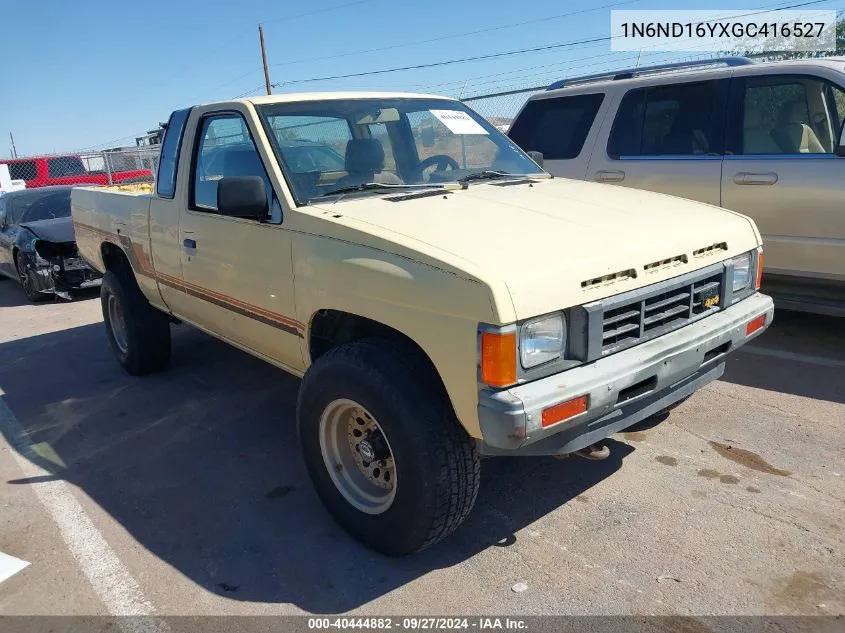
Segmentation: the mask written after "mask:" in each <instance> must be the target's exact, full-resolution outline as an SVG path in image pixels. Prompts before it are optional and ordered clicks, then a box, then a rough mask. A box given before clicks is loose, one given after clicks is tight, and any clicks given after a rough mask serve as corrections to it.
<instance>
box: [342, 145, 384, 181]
mask: <svg viewBox="0 0 845 633" xmlns="http://www.w3.org/2000/svg"><path fill="white" fill-rule="evenodd" d="M382 169H384V148H383V147H382V146H381V142H379V140H378V139H374V138H353V139H350V140H349V142H348V143H347V144H346V171H347V172H349V173H350V174H361V173H369V172H377V171H381V170H382Z"/></svg>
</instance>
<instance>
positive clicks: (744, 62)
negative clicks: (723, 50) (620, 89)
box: [546, 57, 755, 90]
mask: <svg viewBox="0 0 845 633" xmlns="http://www.w3.org/2000/svg"><path fill="white" fill-rule="evenodd" d="M754 63H755V62H754V60H753V59H749V58H748V57H719V58H714V59H702V60H699V61H695V62H674V63H671V64H658V65H656V66H642V67H640V68H626V69H625V70H613V71H610V72H604V73H598V74H595V75H584V76H583V77H571V78H569V79H561V80H560V81H556V82H554V83H553V84H551V85H549V87H548V88H546V90H557V89H558V88H563V87H564V86H570V85H573V84H585V83H592V82H594V81H616V80H618V79H631V78H632V77H636V76H637V75H650V74H658V73H661V72H668V71H672V70H681V69H683V68H699V67H701V66H748V65H749V64H754Z"/></svg>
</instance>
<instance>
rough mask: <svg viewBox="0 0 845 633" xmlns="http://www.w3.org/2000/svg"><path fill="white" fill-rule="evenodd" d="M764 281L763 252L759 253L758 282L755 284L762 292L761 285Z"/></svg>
mask: <svg viewBox="0 0 845 633" xmlns="http://www.w3.org/2000/svg"><path fill="white" fill-rule="evenodd" d="M762 281H763V251H760V252H759V253H757V281H756V282H755V284H756V287H757V290H760V284H761V283H762Z"/></svg>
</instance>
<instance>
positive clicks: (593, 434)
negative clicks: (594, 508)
mask: <svg viewBox="0 0 845 633" xmlns="http://www.w3.org/2000/svg"><path fill="white" fill-rule="evenodd" d="M763 314H765V315H766V320H765V324H764V326H763V327H761V328H760V329H758V330H757V331H756V332H754V333H753V334H751V335H750V336H747V335H746V329H745V328H746V325H747V324H748V322H749V321H751V320H752V319H754V318H755V317H758V316H760V315H763ZM773 316H774V306H773V303H772V299H771V298H770V297H768V296H766V295H763V294H759V293H757V294H754V295H752V296H750V297H748V298H747V299H743V300H742V301H739V302H737V303H734V304H733V305H731V306H730V307H728V308H726V309H724V310H722V311H720V312H717V313H716V314H713V315H711V316H709V317H707V318H705V319H702V320H700V321H697V322H695V323H691V324H690V325H687V326H685V327H682V328H681V329H679V330H675V331H673V332H670V333H668V334H664V335H663V336H660V337H658V338H656V339H653V340H651V341H648V342H645V343H642V344H640V345H637V346H636V347H632V348H630V349H627V350H625V351H622V352H618V353H616V354H612V355H610V356H608V357H606V358H602V359H600V360H597V361H594V362H592V363H589V364H587V365H582V366H580V367H576V368H574V369H570V370H567V371H564V372H561V373H559V374H555V375H552V376H548V377H547V378H543V379H541V380H536V381H534V382H530V383H526V384H523V385H518V386H516V387H512V388H510V389H503V390H500V391H494V390H492V389H484V390H482V391H481V392H480V393H479V401H478V419H479V423H480V425H481V433H482V437H483V441H482V442H481V444H480V450H481V452H482V453H483V454H486V455H558V454H566V453H572V452H574V451H577V450H580V449H582V448H585V447H587V446H589V445H591V444H594V443H596V442H598V441H600V440H602V439H604V438H606V437H608V436H609V435H611V434H613V433H616V432H618V431H620V430H622V429H624V428H626V427H628V426H630V425H632V424H635V423H637V422H639V421H640V420H643V419H645V418H647V417H649V416H651V415H653V414H655V413H658V412H659V411H662V410H663V409H665V408H667V407H669V406H671V405H672V404H674V403H675V402H677V401H678V400H681V399H682V398H684V397H686V396H688V395H690V394H691V393H693V392H694V391H696V390H697V389H699V388H700V387H703V386H704V385H706V384H707V383H709V382H712V381H713V380H716V379H717V378H719V376H721V375H722V373H723V372H724V367H725V366H724V358H725V355H726V354H728V353H729V352H730V351H733V350H735V349H736V348H738V347H740V346H742V345H744V344H745V343H746V342H747V341H749V340H751V339H752V338H755V337H757V336H759V335H760V334H761V333H762V332H763V331H765V329H766V328H767V327H768V326H769V324H770V323H771V322H772V317H773ZM583 395H588V396H589V408H588V409H587V411H585V412H584V413H582V414H580V415H578V416H576V417H574V418H571V419H569V420H565V421H563V422H559V423H558V424H554V425H552V426H548V427H546V428H543V426H542V423H541V419H542V412H543V410H544V409H547V408H548V407H551V406H553V405H555V404H558V403H560V402H565V401H567V400H570V399H572V398H577V397H579V396H583Z"/></svg>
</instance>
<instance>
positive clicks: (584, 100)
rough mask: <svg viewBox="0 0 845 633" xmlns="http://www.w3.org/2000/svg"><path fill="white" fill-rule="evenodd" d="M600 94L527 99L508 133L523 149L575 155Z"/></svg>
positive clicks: (547, 155) (546, 155)
mask: <svg viewBox="0 0 845 633" xmlns="http://www.w3.org/2000/svg"><path fill="white" fill-rule="evenodd" d="M603 100H604V94H602V93H597V94H588V95H573V96H571V97H556V98H553V99H537V100H535V101H529V102H528V104H527V105H526V106H525V109H523V111H522V113H521V114H520V115H519V116H518V117H517V119H516V121H514V122H513V126H512V127H511V129H510V130H509V132H508V136H510V138H511V139H512V140H513V141H514V142H515V143H516V144H517V145H519V146H520V147H521V148H522V149H524V150H526V151H536V152H542V154H543V158H545V159H550V160H565V159H569V158H576V157H577V156H578V155H579V154H580V153H581V149H582V148H583V147H584V141H586V140H587V135H588V134H589V133H590V128H591V127H592V126H593V121H594V120H595V118H596V114H598V111H599V108H600V107H601V103H602V101H603Z"/></svg>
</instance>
